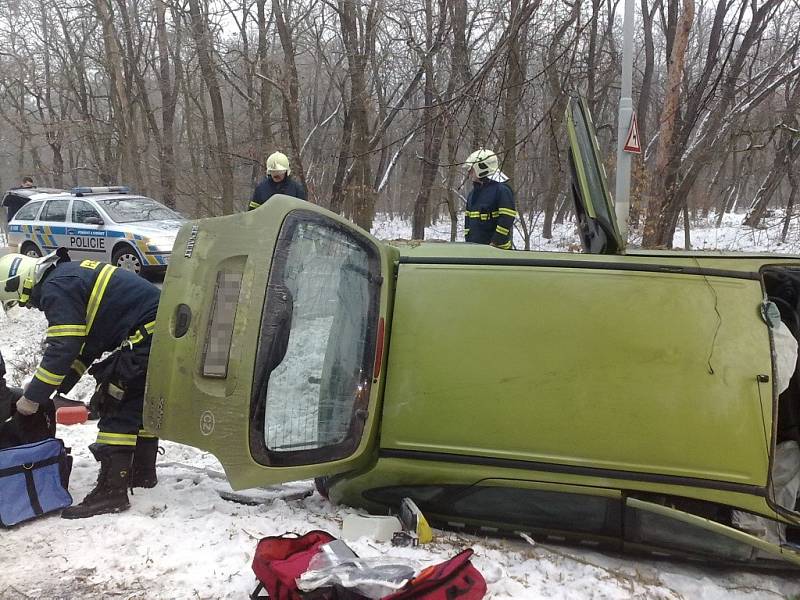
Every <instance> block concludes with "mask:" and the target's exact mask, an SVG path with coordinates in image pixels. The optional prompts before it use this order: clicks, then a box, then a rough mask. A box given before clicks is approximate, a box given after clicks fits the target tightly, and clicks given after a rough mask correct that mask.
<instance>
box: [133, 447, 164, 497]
mask: <svg viewBox="0 0 800 600" xmlns="http://www.w3.org/2000/svg"><path fill="white" fill-rule="evenodd" d="M156 456H158V438H157V437H142V436H139V437H137V438H136V450H135V451H134V453H133V475H132V476H131V487H132V488H137V487H139V488H152V487H156V484H157V483H158V477H157V476H156Z"/></svg>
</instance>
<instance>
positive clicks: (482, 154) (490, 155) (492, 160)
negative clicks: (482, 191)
mask: <svg viewBox="0 0 800 600" xmlns="http://www.w3.org/2000/svg"><path fill="white" fill-rule="evenodd" d="M464 165H465V166H466V168H467V170H469V169H475V175H477V176H478V177H480V178H483V177H489V176H490V175H493V174H494V173H495V172H497V169H498V168H499V166H500V165H499V161H498V160H497V154H495V153H494V152H492V151H491V150H486V149H485V148H481V149H480V150H475V152H473V153H472V154H470V155H469V156H468V157H467V160H466V161H464Z"/></svg>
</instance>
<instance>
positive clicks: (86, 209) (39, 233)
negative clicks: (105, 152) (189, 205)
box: [8, 186, 186, 273]
mask: <svg viewBox="0 0 800 600" xmlns="http://www.w3.org/2000/svg"><path fill="white" fill-rule="evenodd" d="M129 192H130V190H129V189H128V188H127V187H124V186H109V187H76V188H73V189H72V191H71V192H64V193H62V194H47V195H43V196H42V197H38V196H32V197H31V199H30V201H29V202H28V203H27V204H25V205H24V206H22V207H21V208H20V209H19V210H18V211H17V212H16V214H14V216H13V218H12V219H11V220H10V221H9V224H8V244H9V246H11V248H12V250H16V251H18V252H20V253H22V254H27V255H28V256H42V255H44V254H47V253H48V252H52V251H53V250H55V249H57V248H66V249H67V250H68V251H69V254H70V256H71V257H72V258H73V259H84V258H89V259H93V260H100V261H104V262H110V263H111V264H113V265H116V266H118V267H122V268H124V269H128V270H130V271H133V272H135V273H142V272H143V271H155V270H164V269H166V267H167V264H168V263H169V257H170V254H171V253H172V245H173V244H174V243H175V236H176V235H177V233H178V229H180V227H181V225H182V224H183V223H185V222H186V219H184V218H183V217H181V216H180V215H179V214H178V213H176V212H175V211H173V210H171V209H169V208H167V207H166V206H164V205H163V204H161V203H160V202H156V201H155V200H153V199H152V198H147V197H145V196H137V195H132V194H130V193H129Z"/></svg>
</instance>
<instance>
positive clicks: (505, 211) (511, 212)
mask: <svg viewBox="0 0 800 600" xmlns="http://www.w3.org/2000/svg"><path fill="white" fill-rule="evenodd" d="M497 212H499V213H500V214H501V215H506V216H509V217H514V218H516V216H517V211H515V210H514V209H513V208H501V209H500V210H499V211H497Z"/></svg>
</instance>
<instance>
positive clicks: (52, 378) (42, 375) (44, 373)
mask: <svg viewBox="0 0 800 600" xmlns="http://www.w3.org/2000/svg"><path fill="white" fill-rule="evenodd" d="M33 376H34V377H36V379H39V380H40V381H44V382H45V383H46V384H47V385H61V382H62V381H64V377H66V375H56V374H55V373H51V372H50V371H48V370H47V369H45V368H44V367H39V368H38V369H36V373H34V374H33Z"/></svg>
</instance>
